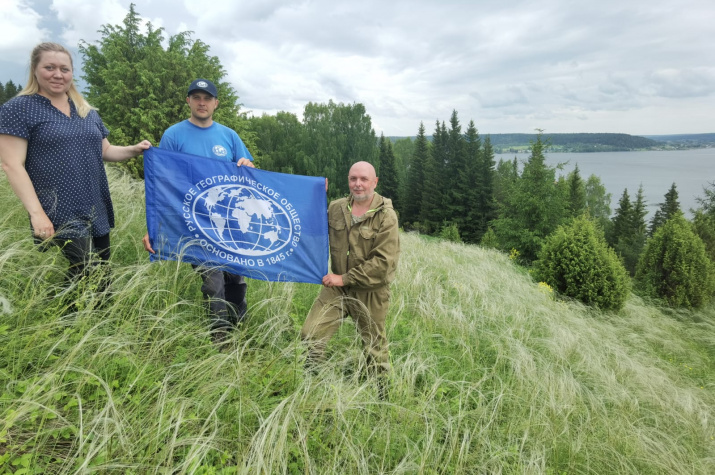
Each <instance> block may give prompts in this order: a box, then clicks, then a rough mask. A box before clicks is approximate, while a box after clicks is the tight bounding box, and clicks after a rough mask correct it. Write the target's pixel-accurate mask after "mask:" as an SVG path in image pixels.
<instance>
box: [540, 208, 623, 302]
mask: <svg viewBox="0 0 715 475" xmlns="http://www.w3.org/2000/svg"><path fill="white" fill-rule="evenodd" d="M534 274H535V277H536V278H537V280H540V281H543V282H545V283H547V284H548V285H550V286H551V287H553V288H554V290H556V291H557V292H559V293H560V294H562V295H565V296H568V297H572V298H575V299H578V300H580V301H582V302H584V303H585V304H586V305H591V306H594V307H598V308H600V309H603V310H618V309H620V308H622V307H623V305H624V304H625V302H626V298H627V297H628V294H629V292H630V279H629V277H628V273H627V272H626V269H625V268H624V267H623V264H622V263H621V261H620V260H619V259H618V256H616V253H615V252H614V251H613V249H611V248H609V247H608V245H607V244H606V240H605V238H604V237H603V234H602V232H600V231H598V230H597V229H596V227H595V225H594V224H593V222H591V221H590V220H589V219H587V218H586V217H584V216H582V217H579V218H575V219H573V220H572V221H571V223H570V224H568V225H565V226H560V227H559V228H558V229H557V230H556V231H554V233H553V234H551V235H550V236H548V237H547V239H546V242H545V243H544V247H543V249H542V250H541V252H540V253H539V259H538V260H537V261H536V262H535V263H534Z"/></svg>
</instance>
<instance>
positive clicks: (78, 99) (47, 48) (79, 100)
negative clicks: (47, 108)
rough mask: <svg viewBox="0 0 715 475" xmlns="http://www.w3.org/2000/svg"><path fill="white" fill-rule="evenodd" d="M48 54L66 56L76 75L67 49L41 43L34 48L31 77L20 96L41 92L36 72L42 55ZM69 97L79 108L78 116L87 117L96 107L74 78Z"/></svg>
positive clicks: (56, 44)
mask: <svg viewBox="0 0 715 475" xmlns="http://www.w3.org/2000/svg"><path fill="white" fill-rule="evenodd" d="M47 52H52V53H64V54H66V55H67V56H68V57H69V59H70V65H71V66H72V72H73V73H74V62H73V61H72V55H71V54H70V52H69V51H67V48H65V47H64V46H62V45H61V44H58V43H40V44H39V45H37V46H35V47H34V48H33V50H32V54H30V77H29V78H28V80H27V84H26V85H25V87H24V88H22V91H20V92H19V93H18V96H29V95H32V94H37V93H38V92H40V85H39V84H38V82H37V77H35V70H36V69H37V65H38V64H39V63H40V58H41V57H42V53H47ZM67 95H68V96H69V98H70V100H71V101H72V102H74V106H75V107H76V108H77V114H79V116H80V117H82V118H84V117H87V114H89V111H91V110H92V109H94V107H92V106H91V105H89V102H87V100H86V99H85V98H84V96H82V94H80V92H79V91H78V90H77V88H76V87H75V85H74V78H73V79H72V83H71V84H70V88H69V91H67Z"/></svg>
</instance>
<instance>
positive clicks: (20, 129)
mask: <svg viewBox="0 0 715 475" xmlns="http://www.w3.org/2000/svg"><path fill="white" fill-rule="evenodd" d="M70 110H71V114H70V117H67V116H66V115H64V114H63V113H62V112H60V111H59V110H58V109H57V108H55V107H54V106H53V105H52V103H51V102H50V100H49V99H48V98H46V97H43V96H41V95H39V94H35V95H32V96H17V97H15V98H13V99H11V100H10V101H8V102H6V103H5V104H3V105H2V107H0V134H7V135H13V136H16V137H21V138H23V139H26V140H27V159H26V161H25V169H26V170H27V174H28V175H29V176H30V180H32V184H33V185H34V187H35V192H36V193H37V197H38V198H39V199H40V203H41V204H42V208H43V209H44V210H45V213H47V216H48V217H49V218H50V221H52V224H53V225H54V227H55V231H56V232H57V236H58V237H62V238H71V237H80V236H87V235H88V234H91V235H92V236H103V235H105V234H108V233H109V230H110V228H112V227H114V210H113V208H112V201H111V198H110V196H109V184H108V183H107V174H106V172H105V171H104V163H103V162H102V139H103V138H105V137H107V135H109V130H107V128H106V127H105V126H104V124H103V123H102V119H100V117H99V114H97V111H94V110H92V111H90V113H89V114H87V117H85V118H84V119H83V118H82V117H80V116H79V115H78V114H77V110H76V108H75V106H74V103H73V102H72V101H70Z"/></svg>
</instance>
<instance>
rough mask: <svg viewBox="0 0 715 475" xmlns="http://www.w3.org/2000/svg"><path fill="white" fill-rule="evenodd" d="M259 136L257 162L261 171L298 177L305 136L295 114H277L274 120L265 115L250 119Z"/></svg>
mask: <svg viewBox="0 0 715 475" xmlns="http://www.w3.org/2000/svg"><path fill="white" fill-rule="evenodd" d="M249 125H250V128H251V130H252V131H253V132H254V133H255V134H256V150H257V155H258V157H256V156H255V155H254V158H256V160H258V159H259V157H260V162H261V168H263V169H265V170H270V171H275V172H280V173H299V171H300V170H299V169H298V163H297V160H296V157H297V156H298V150H299V149H300V143H301V140H302V135H303V124H301V122H300V121H299V120H298V117H297V116H296V115H295V114H292V113H290V112H278V113H277V114H276V115H275V116H272V115H268V114H263V115H262V116H261V117H251V118H250V119H249Z"/></svg>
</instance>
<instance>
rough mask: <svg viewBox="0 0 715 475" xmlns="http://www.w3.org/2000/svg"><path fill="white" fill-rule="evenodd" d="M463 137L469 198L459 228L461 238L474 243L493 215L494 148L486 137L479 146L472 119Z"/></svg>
mask: <svg viewBox="0 0 715 475" xmlns="http://www.w3.org/2000/svg"><path fill="white" fill-rule="evenodd" d="M465 140H466V145H467V164H468V170H469V173H468V175H467V180H468V187H467V190H468V192H467V196H469V202H468V203H467V205H466V207H467V209H466V213H467V219H465V220H464V223H463V224H462V228H461V229H462V236H463V238H464V240H465V242H469V243H478V242H480V241H481V239H482V236H484V233H486V232H487V229H488V228H489V223H490V222H491V221H492V220H493V219H494V218H496V201H495V199H494V189H495V180H496V177H495V170H494V150H493V149H492V146H491V141H490V140H489V137H487V138H486V139H485V140H484V144H483V146H482V140H481V138H480V137H479V133H478V132H477V127H476V126H475V125H474V121H470V122H469V125H468V126H467V133H466V134H465Z"/></svg>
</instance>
